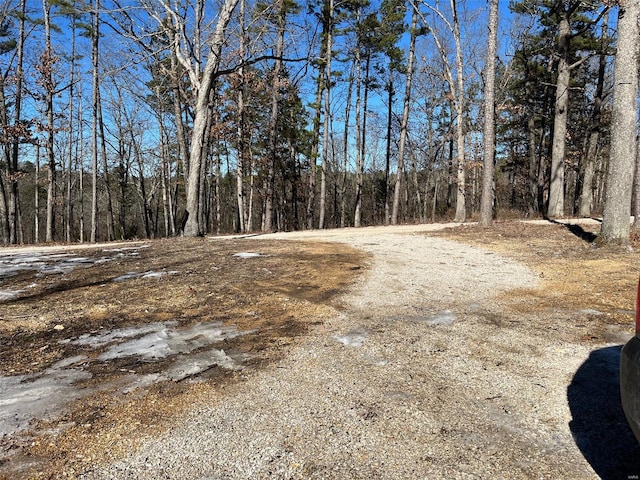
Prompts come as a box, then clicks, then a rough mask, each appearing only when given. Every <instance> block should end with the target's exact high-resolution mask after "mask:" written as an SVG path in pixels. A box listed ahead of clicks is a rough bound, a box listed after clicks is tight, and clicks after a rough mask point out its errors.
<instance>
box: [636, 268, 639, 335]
mask: <svg viewBox="0 0 640 480" xmlns="http://www.w3.org/2000/svg"><path fill="white" fill-rule="evenodd" d="M639 334H640V281H639V282H638V295H637V296H636V335H639Z"/></svg>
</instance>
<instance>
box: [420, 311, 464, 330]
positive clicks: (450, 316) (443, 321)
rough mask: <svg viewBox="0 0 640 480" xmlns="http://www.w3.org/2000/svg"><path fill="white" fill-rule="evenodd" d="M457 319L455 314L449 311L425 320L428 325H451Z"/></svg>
mask: <svg viewBox="0 0 640 480" xmlns="http://www.w3.org/2000/svg"><path fill="white" fill-rule="evenodd" d="M456 319H457V317H456V315H455V313H453V312H452V311H451V310H443V311H441V312H438V313H436V314H435V315H433V316H432V317H430V318H428V319H427V323H428V324H430V325H444V326H447V325H453V322H455V321H456Z"/></svg>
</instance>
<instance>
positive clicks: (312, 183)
mask: <svg viewBox="0 0 640 480" xmlns="http://www.w3.org/2000/svg"><path fill="white" fill-rule="evenodd" d="M323 89H324V80H323V75H322V73H321V72H319V74H318V80H317V83H316V101H315V103H314V109H315V113H314V116H313V133H312V137H311V138H312V140H311V142H312V143H311V154H310V157H311V160H310V162H309V163H310V169H309V196H308V197H307V228H308V229H309V230H311V229H312V228H313V216H314V211H315V203H316V180H317V175H316V168H317V166H318V164H317V158H318V144H319V141H320V117H321V116H322V91H323Z"/></svg>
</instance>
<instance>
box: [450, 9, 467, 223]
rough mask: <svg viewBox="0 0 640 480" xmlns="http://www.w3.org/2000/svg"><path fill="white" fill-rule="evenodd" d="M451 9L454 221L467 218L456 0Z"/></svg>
mask: <svg viewBox="0 0 640 480" xmlns="http://www.w3.org/2000/svg"><path fill="white" fill-rule="evenodd" d="M451 11H452V13H453V37H454V40H455V43H456V83H457V95H456V116H457V117H458V119H457V121H456V149H457V160H458V172H457V180H458V188H457V195H456V215H455V218H454V221H455V222H464V221H465V220H466V219H467V200H466V199H467V195H466V161H465V154H464V153H465V152H464V107H465V105H464V101H465V98H464V95H465V92H464V65H463V64H462V42H461V38H460V21H459V20H458V11H457V8H456V0H451Z"/></svg>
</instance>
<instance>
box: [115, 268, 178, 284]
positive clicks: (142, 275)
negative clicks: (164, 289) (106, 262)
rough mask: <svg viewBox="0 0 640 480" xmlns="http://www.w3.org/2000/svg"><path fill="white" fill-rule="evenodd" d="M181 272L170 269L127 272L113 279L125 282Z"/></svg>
mask: <svg viewBox="0 0 640 480" xmlns="http://www.w3.org/2000/svg"><path fill="white" fill-rule="evenodd" d="M178 273H179V272H178V271H176V270H170V271H168V272H154V271H151V270H149V271H147V272H127V273H125V274H124V275H121V276H119V277H116V278H114V279H113V281H114V282H124V281H125V280H133V279H135V278H162V277H164V276H165V275H177V274H178Z"/></svg>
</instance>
